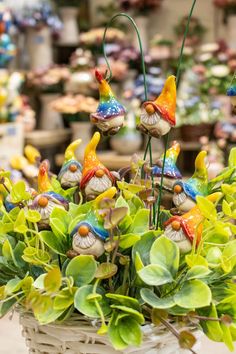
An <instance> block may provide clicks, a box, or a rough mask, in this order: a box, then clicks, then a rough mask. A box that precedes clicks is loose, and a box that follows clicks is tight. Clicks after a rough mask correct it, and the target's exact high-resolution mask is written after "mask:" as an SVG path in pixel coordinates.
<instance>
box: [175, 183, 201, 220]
mask: <svg viewBox="0 0 236 354" xmlns="http://www.w3.org/2000/svg"><path fill="white" fill-rule="evenodd" d="M173 203H174V204H175V206H176V208H177V209H178V210H179V211H181V212H182V213H186V212H187V211H188V210H190V209H192V208H193V207H194V206H195V205H196V203H195V202H194V200H193V199H191V198H190V197H188V195H187V194H186V193H185V191H184V190H183V188H182V187H181V185H179V184H176V185H175V186H174V195H173Z"/></svg>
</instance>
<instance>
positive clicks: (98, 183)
mask: <svg viewBox="0 0 236 354" xmlns="http://www.w3.org/2000/svg"><path fill="white" fill-rule="evenodd" d="M100 137H101V136H100V133H98V132H96V133H95V134H94V135H93V137H92V139H91V140H90V142H89V143H88V145H87V147H86V149H85V153H84V165H83V170H82V180H81V182H80V189H81V190H82V192H83V193H84V194H85V196H86V199H87V200H91V199H94V198H96V197H97V196H98V195H99V194H101V193H103V192H105V191H106V190H107V189H109V188H111V187H112V185H113V184H114V183H115V181H116V177H117V176H116V173H115V172H110V171H109V170H108V169H107V168H106V167H105V166H104V165H103V164H102V163H101V162H100V160H99V159H98V157H97V154H96V148H97V145H98V143H99V141H100Z"/></svg>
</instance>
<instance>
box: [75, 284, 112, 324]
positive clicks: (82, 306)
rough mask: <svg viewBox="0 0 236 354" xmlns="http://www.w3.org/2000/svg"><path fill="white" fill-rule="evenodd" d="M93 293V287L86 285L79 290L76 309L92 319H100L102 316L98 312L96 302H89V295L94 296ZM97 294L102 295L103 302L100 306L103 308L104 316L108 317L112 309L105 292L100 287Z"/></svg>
mask: <svg viewBox="0 0 236 354" xmlns="http://www.w3.org/2000/svg"><path fill="white" fill-rule="evenodd" d="M92 292H93V285H84V286H82V287H81V288H79V289H78V290H77V291H76V293H75V297H74V305H75V308H76V309H77V310H78V311H79V312H81V313H82V314H83V315H85V316H88V317H92V318H99V317H100V314H99V312H98V310H97V307H96V304H95V302H94V301H89V300H88V299H87V297H88V295H90V294H92ZM96 292H97V293H98V294H100V295H102V300H101V301H99V305H100V306H101V308H102V311H103V314H104V316H107V315H108V314H109V313H110V312H111V309H110V307H109V305H108V302H107V300H106V299H105V290H104V289H102V288H100V287H98V288H97V289H96Z"/></svg>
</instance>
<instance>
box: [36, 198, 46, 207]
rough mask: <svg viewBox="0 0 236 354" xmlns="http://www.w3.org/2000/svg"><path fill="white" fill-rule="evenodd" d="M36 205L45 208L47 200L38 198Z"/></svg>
mask: <svg viewBox="0 0 236 354" xmlns="http://www.w3.org/2000/svg"><path fill="white" fill-rule="evenodd" d="M38 205H39V206H40V207H41V208H46V206H47V205H48V198H46V197H40V198H39V200H38Z"/></svg>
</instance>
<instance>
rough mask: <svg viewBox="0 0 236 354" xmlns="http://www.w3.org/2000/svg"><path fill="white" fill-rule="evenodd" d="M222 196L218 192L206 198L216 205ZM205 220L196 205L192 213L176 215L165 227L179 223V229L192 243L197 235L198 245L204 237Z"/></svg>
mask: <svg viewBox="0 0 236 354" xmlns="http://www.w3.org/2000/svg"><path fill="white" fill-rule="evenodd" d="M221 196H222V193H220V192H216V193H213V194H211V195H209V196H207V197H206V198H207V199H208V200H209V201H211V202H213V203H215V202H216V201H217V200H219V199H220V198H221ZM204 219H205V218H204V216H203V215H202V213H201V211H200V209H199V207H198V206H197V205H196V206H195V207H193V208H192V209H191V210H190V211H188V212H187V213H186V214H183V215H182V216H178V215H175V216H173V217H171V218H170V219H169V220H167V221H166V222H165V224H164V226H165V227H167V226H168V225H170V224H172V222H178V223H179V227H181V228H182V229H183V231H184V233H185V235H186V236H187V237H188V239H189V240H190V241H191V242H193V240H194V237H195V235H196V237H197V244H198V243H199V242H200V240H201V237H202V229H203V220H204Z"/></svg>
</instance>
